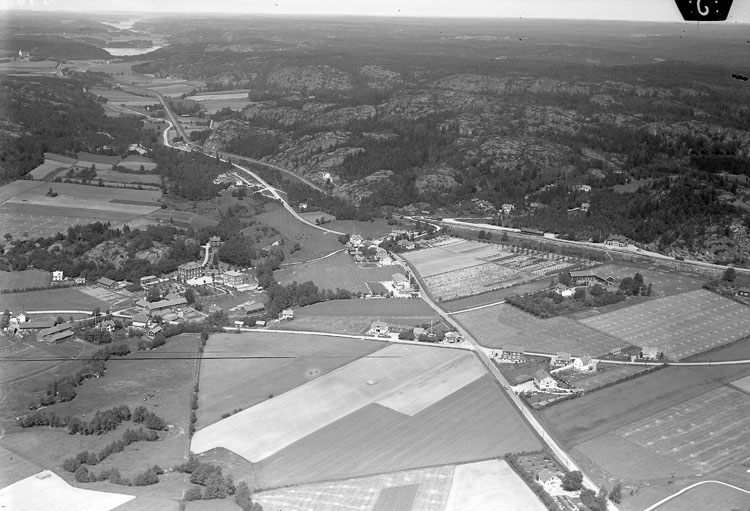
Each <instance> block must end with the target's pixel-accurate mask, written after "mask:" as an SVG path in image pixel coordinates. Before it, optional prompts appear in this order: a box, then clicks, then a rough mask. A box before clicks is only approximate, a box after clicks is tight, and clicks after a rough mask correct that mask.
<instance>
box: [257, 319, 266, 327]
mask: <svg viewBox="0 0 750 511" xmlns="http://www.w3.org/2000/svg"><path fill="white" fill-rule="evenodd" d="M255 326H266V321H265V320H263V319H258V320H256V321H255Z"/></svg>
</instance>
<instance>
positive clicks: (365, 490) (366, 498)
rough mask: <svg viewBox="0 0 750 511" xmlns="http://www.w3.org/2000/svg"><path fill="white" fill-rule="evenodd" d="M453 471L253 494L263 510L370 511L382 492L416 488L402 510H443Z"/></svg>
mask: <svg viewBox="0 0 750 511" xmlns="http://www.w3.org/2000/svg"><path fill="white" fill-rule="evenodd" d="M453 471H454V467H453V466H452V465H445V466H440V467H434V468H425V469H419V470H407V471H403V472H391V473H387V474H382V475H377V476H370V477H360V478H357V479H346V480H343V481H333V482H329V483H315V484H305V485H300V486H293V487H290V488H280V489H278V490H268V491H264V492H259V493H256V494H255V495H253V500H255V501H257V502H259V503H260V504H261V505H262V506H263V508H264V509H284V510H285V511H349V510H352V509H358V510H361V511H373V510H375V509H376V506H377V502H378V500H379V499H380V496H381V494H382V492H383V490H388V489H389V488H403V487H406V486H416V492H414V495H413V498H412V502H411V506H410V507H408V508H404V509H415V510H420V511H444V510H445V505H446V502H447V499H448V495H449V493H450V490H451V483H452V481H453ZM391 491H392V490H391ZM381 502H382V501H381ZM391 509H401V508H391Z"/></svg>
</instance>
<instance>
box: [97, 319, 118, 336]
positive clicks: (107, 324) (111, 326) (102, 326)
mask: <svg viewBox="0 0 750 511" xmlns="http://www.w3.org/2000/svg"><path fill="white" fill-rule="evenodd" d="M116 328H117V325H116V324H115V322H114V321H112V320H111V319H108V320H106V321H102V322H101V323H99V330H103V331H105V332H109V333H112V332H114V331H115V329H116Z"/></svg>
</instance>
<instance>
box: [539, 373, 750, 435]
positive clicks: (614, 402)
mask: <svg viewBox="0 0 750 511" xmlns="http://www.w3.org/2000/svg"><path fill="white" fill-rule="evenodd" d="M748 374H750V367H748V366H742V365H737V366H701V367H677V366H670V367H667V368H665V369H661V370H659V371H655V372H653V373H651V374H647V375H644V376H642V377H640V378H635V379H633V380H629V381H626V382H623V383H620V384H618V385H615V386H612V387H608V388H606V389H601V390H598V391H597V392H593V393H591V394H586V395H584V396H582V397H579V398H577V399H574V400H572V401H565V402H562V403H559V404H556V405H555V406H552V407H550V408H548V409H546V410H544V412H543V414H542V415H543V417H545V419H546V420H547V421H548V422H549V424H552V425H554V426H553V428H554V429H555V430H557V431H558V435H557V437H558V438H559V439H560V440H561V441H562V443H563V445H566V446H569V447H572V446H575V445H578V444H581V443H583V442H586V441H588V440H592V439H594V438H596V437H598V436H600V435H603V434H605V433H609V432H614V431H615V430H618V429H619V428H623V427H626V426H628V425H629V424H633V423H635V422H637V421H639V420H642V419H645V418H647V417H650V416H652V415H654V414H657V413H659V412H662V411H664V410H667V409H669V408H670V407H672V406H677V405H680V404H682V403H684V402H686V401H688V400H690V399H693V398H697V397H698V396H701V395H704V394H706V395H707V393H709V392H711V391H714V390H716V389H718V388H720V387H722V386H723V385H725V384H726V383H729V382H732V381H735V380H737V379H739V378H741V377H743V376H747V375H748Z"/></svg>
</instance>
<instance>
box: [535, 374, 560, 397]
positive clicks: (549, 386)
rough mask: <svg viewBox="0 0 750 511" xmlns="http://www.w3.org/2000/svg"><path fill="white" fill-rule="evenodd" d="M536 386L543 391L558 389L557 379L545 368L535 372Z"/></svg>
mask: <svg viewBox="0 0 750 511" xmlns="http://www.w3.org/2000/svg"><path fill="white" fill-rule="evenodd" d="M534 386H535V387H536V388H537V389H539V390H541V391H542V392H549V391H553V390H557V380H555V379H554V378H553V377H552V375H551V374H549V373H548V372H547V371H546V370H545V369H539V370H538V371H536V372H535V373H534Z"/></svg>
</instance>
